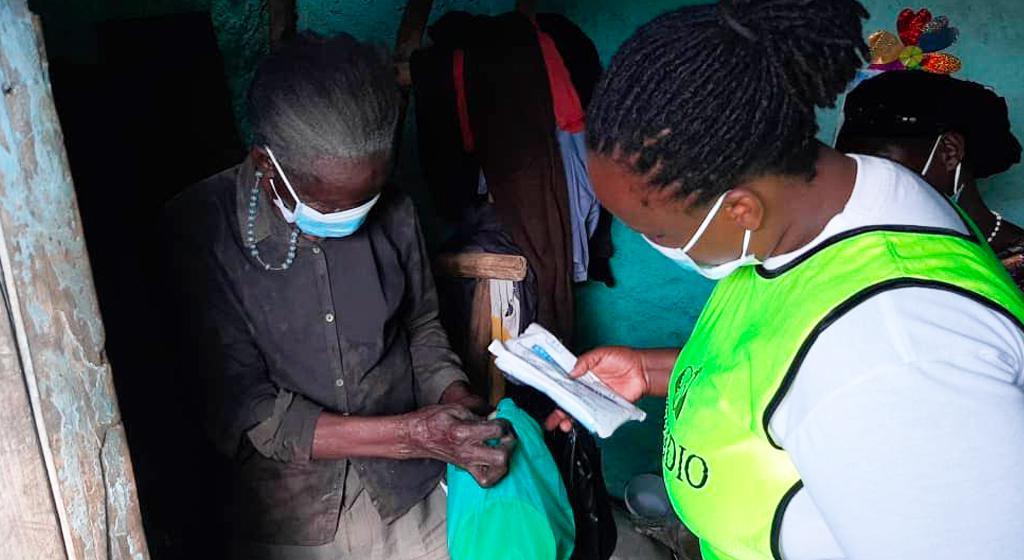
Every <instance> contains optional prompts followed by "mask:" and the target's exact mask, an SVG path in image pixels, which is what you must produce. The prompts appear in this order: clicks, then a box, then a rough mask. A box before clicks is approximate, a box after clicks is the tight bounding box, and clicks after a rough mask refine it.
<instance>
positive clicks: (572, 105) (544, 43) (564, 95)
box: [452, 24, 586, 152]
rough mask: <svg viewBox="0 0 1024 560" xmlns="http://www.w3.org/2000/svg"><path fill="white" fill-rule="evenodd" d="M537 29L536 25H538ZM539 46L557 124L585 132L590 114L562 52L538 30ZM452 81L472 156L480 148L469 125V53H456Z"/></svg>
mask: <svg viewBox="0 0 1024 560" xmlns="http://www.w3.org/2000/svg"><path fill="white" fill-rule="evenodd" d="M534 25H536V24H534ZM537 42H538V43H539V44H540V51H541V55H542V56H543V57H544V68H545V69H546V70H547V73H548V85H549V86H550V87H551V102H552V105H553V108H554V112H555V124H556V125H558V128H560V129H562V130H564V131H566V132H572V133H577V132H583V129H584V125H585V123H586V114H585V113H584V111H583V104H582V103H581V102H580V96H579V95H578V94H577V93H576V88H575V87H573V85H572V77H571V76H570V75H569V69H568V68H567V67H566V66H565V61H564V60H562V55H561V54H559V52H558V46H557V45H555V40H554V39H552V38H551V35H548V34H547V33H545V32H543V31H541V30H540V29H539V28H538V29H537ZM452 78H453V80H454V81H455V107H456V110H457V111H458V113H459V130H460V131H461V132H462V147H463V149H465V150H466V151H467V152H472V151H473V149H474V148H475V146H476V142H475V140H474V138H473V128H472V127H471V126H470V125H469V106H468V104H467V101H466V79H465V78H466V53H465V52H464V51H463V50H462V49H456V50H455V52H454V53H452Z"/></svg>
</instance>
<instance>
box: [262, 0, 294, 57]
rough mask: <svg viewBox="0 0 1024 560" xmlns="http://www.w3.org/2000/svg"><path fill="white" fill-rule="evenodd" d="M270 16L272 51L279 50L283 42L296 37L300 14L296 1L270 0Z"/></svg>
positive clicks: (268, 3) (268, 4) (268, 6)
mask: <svg viewBox="0 0 1024 560" xmlns="http://www.w3.org/2000/svg"><path fill="white" fill-rule="evenodd" d="M267 10H268V12H269V13H268V15H269V16H270V50H277V48H278V47H279V46H281V42H282V41H285V40H287V39H289V38H291V37H294V36H295V27H296V25H297V23H298V13H297V12H296V11H295V0H268V1H267Z"/></svg>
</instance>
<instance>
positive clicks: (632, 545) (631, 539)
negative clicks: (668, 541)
mask: <svg viewBox="0 0 1024 560" xmlns="http://www.w3.org/2000/svg"><path fill="white" fill-rule="evenodd" d="M612 512H613V513H614V515H615V526H616V527H617V528H618V532H619V542H618V545H616V547H615V553H614V554H612V557H611V560H673V558H674V557H673V555H672V552H671V551H669V550H668V549H667V548H665V547H664V546H662V545H661V544H659V543H657V542H655V541H654V540H653V539H651V538H650V537H646V536H644V535H641V534H640V533H637V532H636V530H634V529H633V525H632V523H630V521H629V514H628V513H626V512H625V511H623V510H622V509H620V508H618V507H613V508H612Z"/></svg>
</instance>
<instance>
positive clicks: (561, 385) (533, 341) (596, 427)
mask: <svg viewBox="0 0 1024 560" xmlns="http://www.w3.org/2000/svg"><path fill="white" fill-rule="evenodd" d="M487 349H488V350H490V351H491V354H494V356H495V358H496V359H495V360H494V363H495V365H497V366H498V369H500V370H502V371H503V372H505V375H506V377H508V378H509V379H511V380H512V381H515V382H516V383H519V384H522V385H529V386H531V387H533V388H535V389H537V390H539V391H541V392H543V393H544V394H546V395H547V396H549V397H551V399H552V400H553V401H555V403H556V404H557V405H558V406H559V407H560V408H561V409H562V410H564V411H565V412H567V413H568V414H569V415H571V416H572V417H573V418H575V419H577V420H579V421H580V423H582V424H583V425H584V426H586V428H587V429H588V430H590V431H591V432H594V433H596V434H597V435H598V436H600V437H602V438H606V437H608V436H610V435H612V433H613V432H615V430H617V429H618V428H619V426H621V425H623V424H625V423H626V422H629V421H630V420H637V421H643V419H644V418H646V417H647V413H645V412H644V411H643V410H641V409H639V408H637V407H636V406H635V405H633V403H631V402H629V401H627V400H626V399H624V398H622V397H621V396H620V395H619V394H618V393H616V392H615V391H613V390H611V389H610V388H609V387H608V386H607V385H605V384H604V382H602V381H601V380H600V379H599V378H598V377H597V376H596V375H594V374H593V373H591V372H589V371H588V372H587V373H586V374H585V375H583V376H582V377H580V378H579V379H573V378H571V377H569V372H570V371H572V368H573V366H575V365H576V356H574V355H573V354H572V352H569V350H567V349H566V348H565V346H562V343H561V342H559V341H558V339H557V338H555V337H554V335H552V334H551V333H549V332H548V331H547V330H545V329H544V327H542V326H540V325H538V324H532V325H530V326H529V327H527V329H526V331H525V332H524V333H523V334H522V335H520V336H519V337H518V338H513V339H511V340H506V341H505V342H504V343H502V342H501V341H498V340H495V341H493V342H491V345H490V346H488V347H487Z"/></svg>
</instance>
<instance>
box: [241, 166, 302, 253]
mask: <svg viewBox="0 0 1024 560" xmlns="http://www.w3.org/2000/svg"><path fill="white" fill-rule="evenodd" d="M262 178H263V172H261V171H257V172H256V182H255V183H254V184H253V186H252V191H251V192H250V193H249V214H248V218H247V219H246V220H245V247H246V248H247V249H249V254H250V255H252V258H254V259H256V262H258V263H260V264H261V265H263V269H264V270H288V269H289V268H290V267H291V266H292V263H293V262H295V253H296V249H295V248H296V246H297V245H298V243H299V230H298V229H297V228H294V227H293V228H292V234H291V237H290V238H289V240H288V256H287V257H285V259H284V262H283V263H281V264H279V265H277V266H273V265H270V264H267V263H265V262H263V258H262V257H260V250H259V249H257V248H256V216H257V214H258V213H259V201H260V180H261V179H262ZM270 184H271V186H274V179H273V178H270Z"/></svg>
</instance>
